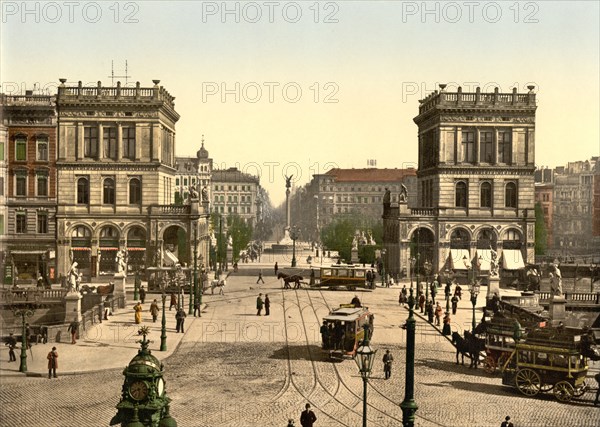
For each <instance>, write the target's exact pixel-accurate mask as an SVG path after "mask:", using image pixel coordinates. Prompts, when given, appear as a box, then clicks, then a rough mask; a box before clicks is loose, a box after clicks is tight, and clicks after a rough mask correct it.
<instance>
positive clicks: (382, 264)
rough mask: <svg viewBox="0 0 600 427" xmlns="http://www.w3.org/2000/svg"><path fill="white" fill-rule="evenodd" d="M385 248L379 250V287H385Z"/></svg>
mask: <svg viewBox="0 0 600 427" xmlns="http://www.w3.org/2000/svg"><path fill="white" fill-rule="evenodd" d="M385 253H386V250H385V248H384V249H382V250H381V286H382V287H385Z"/></svg>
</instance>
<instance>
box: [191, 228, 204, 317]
mask: <svg viewBox="0 0 600 427" xmlns="http://www.w3.org/2000/svg"><path fill="white" fill-rule="evenodd" d="M196 227H197V224H196V225H195V226H194V305H197V306H198V317H202V311H201V310H200V306H201V305H202V292H200V293H199V292H198V229H197V228H196ZM190 300H191V298H190Z"/></svg>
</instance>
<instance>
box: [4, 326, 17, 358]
mask: <svg viewBox="0 0 600 427" xmlns="http://www.w3.org/2000/svg"><path fill="white" fill-rule="evenodd" d="M4 345H7V346H8V361H9V362H16V361H17V357H16V356H15V348H17V339H16V338H15V336H14V335H13V333H12V332H11V333H10V334H9V335H8V338H7V339H6V344H4Z"/></svg>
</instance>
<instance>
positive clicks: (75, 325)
mask: <svg viewBox="0 0 600 427" xmlns="http://www.w3.org/2000/svg"><path fill="white" fill-rule="evenodd" d="M67 331H68V332H71V344H77V341H76V338H77V333H78V332H79V322H78V321H77V319H75V320H73V321H72V322H71V323H70V324H69V328H68V329H67Z"/></svg>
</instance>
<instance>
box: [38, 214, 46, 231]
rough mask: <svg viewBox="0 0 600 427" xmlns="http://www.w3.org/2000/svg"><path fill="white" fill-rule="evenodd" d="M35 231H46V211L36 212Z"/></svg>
mask: <svg viewBox="0 0 600 427" xmlns="http://www.w3.org/2000/svg"><path fill="white" fill-rule="evenodd" d="M37 232H38V234H46V233H48V214H47V213H46V212H38V215H37Z"/></svg>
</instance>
